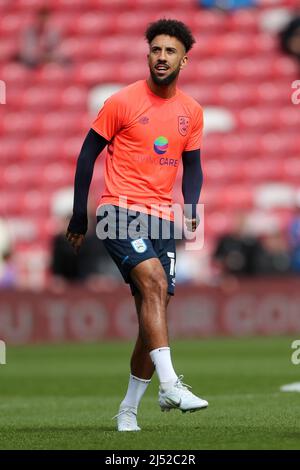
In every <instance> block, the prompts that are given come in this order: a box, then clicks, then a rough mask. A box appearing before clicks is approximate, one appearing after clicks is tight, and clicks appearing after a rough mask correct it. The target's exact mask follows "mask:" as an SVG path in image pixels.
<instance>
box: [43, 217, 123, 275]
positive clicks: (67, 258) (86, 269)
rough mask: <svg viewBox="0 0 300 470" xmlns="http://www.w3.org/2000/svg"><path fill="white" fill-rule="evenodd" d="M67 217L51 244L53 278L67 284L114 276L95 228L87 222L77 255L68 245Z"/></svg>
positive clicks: (114, 271)
mask: <svg viewBox="0 0 300 470" xmlns="http://www.w3.org/2000/svg"><path fill="white" fill-rule="evenodd" d="M69 219H70V217H69V216H68V217H67V219H66V220H63V221H62V222H63V223H62V227H61V231H60V232H59V233H58V234H57V235H55V237H54V239H53V242H52V261H51V271H52V273H53V274H54V276H57V277H59V278H63V279H64V280H66V281H69V282H76V281H88V280H89V279H90V278H91V277H93V276H97V275H98V276H99V275H102V276H115V274H116V268H115V266H114V264H113V262H112V261H111V258H110V257H109V256H108V254H107V252H106V250H105V248H104V245H103V243H102V241H101V240H99V239H98V238H97V235H96V227H95V224H93V222H92V221H90V222H89V231H88V233H87V234H86V237H85V240H84V243H83V245H82V247H81V249H80V251H79V253H78V255H75V254H74V250H73V248H72V247H71V245H70V244H69V243H68V241H67V239H66V236H65V232H66V224H67V221H69Z"/></svg>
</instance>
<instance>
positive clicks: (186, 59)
mask: <svg viewBox="0 0 300 470" xmlns="http://www.w3.org/2000/svg"><path fill="white" fill-rule="evenodd" d="M188 60H189V59H188V56H187V55H185V56H184V57H183V58H182V59H181V61H180V68H181V69H183V68H184V67H185V66H186V65H187V63H188Z"/></svg>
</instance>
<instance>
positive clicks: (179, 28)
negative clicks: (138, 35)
mask: <svg viewBox="0 0 300 470" xmlns="http://www.w3.org/2000/svg"><path fill="white" fill-rule="evenodd" d="M159 34H166V35H167V36H172V37H175V38H176V39H178V41H180V42H181V43H182V44H183V45H184V47H185V50H186V52H188V51H189V50H190V49H192V47H193V44H194V43H195V42H196V41H195V38H194V37H193V35H192V33H191V31H190V29H189V28H188V27H187V26H186V25H185V24H184V23H182V22H181V21H177V20H167V19H166V18H163V19H161V20H158V21H155V22H154V23H150V24H149V26H148V28H147V30H146V32H145V38H146V39H147V42H148V44H151V42H152V41H153V39H154V38H155V37H156V36H158V35H159Z"/></svg>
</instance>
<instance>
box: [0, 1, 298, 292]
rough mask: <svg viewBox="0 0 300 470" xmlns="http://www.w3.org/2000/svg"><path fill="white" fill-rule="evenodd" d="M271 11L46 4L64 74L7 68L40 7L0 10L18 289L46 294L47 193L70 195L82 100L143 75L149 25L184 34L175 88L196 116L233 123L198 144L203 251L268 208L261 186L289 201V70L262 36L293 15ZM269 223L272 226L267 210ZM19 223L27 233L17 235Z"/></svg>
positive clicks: (2, 158) (0, 125)
mask: <svg viewBox="0 0 300 470" xmlns="http://www.w3.org/2000/svg"><path fill="white" fill-rule="evenodd" d="M273 3H274V5H273V4H272V1H264V2H259V6H257V7H256V8H251V9H246V10H238V11H235V12H231V13H224V12H220V11H217V10H201V9H200V8H199V6H198V5H197V2H196V1H193V0H176V1H173V0H172V1H171V0H127V1H122V0H114V1H112V0H85V1H83V0H73V1H69V0H53V1H51V2H49V5H51V16H50V21H51V26H52V27H53V28H57V29H59V30H60V31H61V33H62V38H63V39H62V42H61V44H60V46H59V47H60V52H61V53H62V54H63V55H65V56H67V57H69V58H70V59H71V62H70V63H69V64H67V65H61V64H56V63H48V64H45V65H43V66H40V67H37V68H35V69H29V68H27V67H26V66H25V65H23V64H22V63H20V62H17V61H16V60H14V57H16V55H17V53H18V44H19V43H18V38H19V37H20V33H21V31H22V30H23V29H24V28H25V26H26V25H28V24H30V21H32V18H33V16H34V13H35V10H36V9H37V8H38V7H40V6H41V5H42V4H43V2H42V1H40V0H16V1H14V2H11V1H8V0H4V1H2V2H1V3H0V36H1V41H0V78H1V80H4V81H5V83H6V86H7V100H6V104H5V105H0V135H1V145H0V217H1V218H3V219H5V220H6V221H7V222H8V225H9V227H10V228H11V232H12V234H13V237H14V250H15V253H16V260H17V263H18V264H19V267H20V271H21V272H22V273H23V277H22V282H23V283H24V284H25V285H26V282H28V283H29V284H30V283H37V284H39V285H41V286H42V285H43V282H46V278H47V277H46V275H45V273H46V272H47V268H48V265H49V260H48V254H49V243H50V240H51V238H52V236H53V234H54V230H55V220H54V219H53V215H52V213H51V210H50V208H51V201H52V199H53V196H54V195H55V193H56V191H57V190H58V189H61V188H63V187H68V186H71V185H72V184H73V177H74V168H75V163H76V158H77V155H78V153H79V150H80V147H81V144H82V141H83V138H84V136H85V134H86V132H87V131H88V129H89V127H90V123H91V122H92V119H93V116H91V115H90V114H89V112H88V96H89V93H90V91H91V90H92V88H93V87H95V86H97V85H101V84H114V83H117V84H119V83H122V84H124V85H126V84H128V83H130V82H132V81H135V80H139V79H141V78H144V77H145V76H146V75H147V65H146V61H145V54H146V52H147V46H146V43H143V38H142V35H143V32H144V29H145V26H146V25H147V24H148V23H149V22H150V21H152V20H155V19H157V18H159V17H162V16H166V17H174V18H177V19H180V20H183V21H185V22H187V24H189V25H190V27H191V29H192V31H193V32H194V34H195V36H196V38H197V41H198V42H197V44H196V46H195V48H194V50H193V51H192V52H191V57H190V64H189V66H188V67H187V69H186V71H184V72H183V73H182V78H181V86H182V88H183V89H185V90H186V91H187V92H189V93H191V94H192V95H193V96H194V97H195V99H197V100H199V102H200V103H201V104H202V105H203V107H204V109H206V108H209V107H212V106H215V107H219V108H221V109H222V110H224V109H225V110H226V111H228V112H229V113H230V115H231V116H232V119H233V122H234V123H235V126H234V129H233V130H231V131H230V132H229V133H228V132H220V131H213V132H209V133H207V134H206V135H205V139H204V146H203V167H204V172H205V185H204V189H203V196H202V202H204V203H205V210H206V220H207V221H208V225H207V230H206V237H207V241H208V244H209V246H210V242H211V241H213V240H214V239H215V238H216V237H217V236H219V235H220V234H221V233H222V232H223V231H224V230H225V229H227V228H228V225H230V220H231V218H232V214H233V213H234V211H238V210H241V209H243V210H244V209H246V210H252V209H255V208H256V204H259V205H261V206H264V207H265V206H268V204H267V203H264V202H263V197H264V194H265V193H268V197H270V190H269V191H265V192H264V191H263V190H262V189H261V188H262V186H263V185H264V184H268V185H269V184H271V183H273V184H274V183H277V184H278V185H279V184H284V185H285V187H287V188H290V189H289V194H290V193H291V194H292V193H293V192H296V189H297V187H298V186H299V175H300V165H299V151H300V136H299V127H300V112H299V107H297V106H295V105H293V104H292V102H291V94H292V89H291V83H292V82H293V81H294V80H296V79H297V78H299V77H297V73H298V72H299V70H298V69H297V64H296V63H295V62H294V61H293V59H292V58H290V57H287V56H284V55H283V54H282V53H281V52H280V50H279V47H278V38H277V32H274V31H272V32H270V31H268V30H265V29H264V21H265V15H266V11H267V10H269V9H270V8H272V6H274V8H275V6H276V8H278V7H281V8H284V9H285V11H292V9H293V8H294V7H296V1H293V0H277V1H276V2H273ZM262 18H263V19H264V21H262ZM102 164H103V162H101V161H98V162H97V166H96V175H95V180H94V183H93V186H92V190H91V192H92V194H91V197H92V198H97V197H98V194H99V191H100V190H101V188H102V185H103V181H102V175H101V167H102ZM268 188H270V187H269V186H268ZM258 194H259V195H258ZM176 198H177V199H180V184H179V183H178V185H177V186H176V197H175V199H176ZM275 199H276V198H275ZM288 200H289V201H290V203H289V204H287V207H286V208H285V209H286V211H285V212H284V214H283V216H282V217H283V219H282V220H283V226H287V224H288V223H289V217H288V216H289V213H290V214H292V210H293V197H290V198H289V199H288ZM257 201H259V203H258V202H257ZM268 211H269V213H275V214H276V217H279V218H280V217H281V212H280V211H277V206H276V204H275V205H274V204H271V207H269V206H268ZM224 213H225V214H226V213H228V218H227V219H224ZM222 214H223V215H222ZM18 217H19V218H20V217H21V219H18ZM20 220H21V221H23V227H26V226H27V227H28V226H30V230H26V229H24V231H22V230H21V229H20ZM26 224H27V225H26ZM24 234H25V235H24ZM33 268H34V270H35V274H34V275H33V274H32V269H33ZM39 273H40V274H39ZM39 276H40V277H39Z"/></svg>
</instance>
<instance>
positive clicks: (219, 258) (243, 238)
mask: <svg viewBox="0 0 300 470" xmlns="http://www.w3.org/2000/svg"><path fill="white" fill-rule="evenodd" d="M263 254H264V249H263V246H262V243H261V242H260V241H259V239H258V238H257V237H255V236H253V235H252V234H250V233H249V231H248V228H247V215H246V214H243V213H242V214H241V213H239V214H237V215H236V216H235V220H234V227H233V230H232V231H231V232H230V233H227V234H224V235H222V236H221V237H220V238H219V239H218V240H217V243H216V248H215V250H214V253H213V258H214V262H215V264H216V265H217V267H218V268H219V271H220V274H221V275H224V276H226V275H234V276H236V277H254V276H257V275H258V274H259V273H260V258H261V256H262V255H263Z"/></svg>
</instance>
